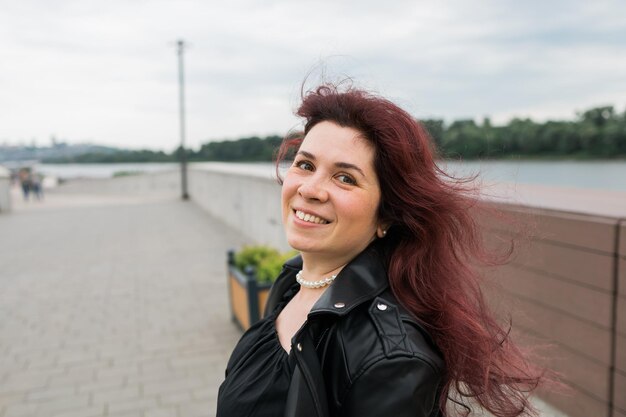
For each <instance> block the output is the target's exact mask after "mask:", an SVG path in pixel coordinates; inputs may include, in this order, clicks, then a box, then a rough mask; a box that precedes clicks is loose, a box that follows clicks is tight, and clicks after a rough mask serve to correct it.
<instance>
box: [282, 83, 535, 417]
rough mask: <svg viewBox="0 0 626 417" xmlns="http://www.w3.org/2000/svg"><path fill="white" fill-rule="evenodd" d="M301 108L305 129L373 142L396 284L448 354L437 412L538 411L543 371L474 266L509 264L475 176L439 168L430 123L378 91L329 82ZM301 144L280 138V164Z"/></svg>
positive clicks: (502, 416)
mask: <svg viewBox="0 0 626 417" xmlns="http://www.w3.org/2000/svg"><path fill="white" fill-rule="evenodd" d="M296 115H298V116H300V117H302V118H303V119H304V121H305V127H304V134H305V135H306V133H308V132H309V131H310V130H311V128H312V127H313V126H315V125H316V124H317V123H320V122H322V121H331V122H334V123H336V124H338V125H339V126H342V127H350V128H354V129H356V130H358V131H360V132H361V133H362V135H363V136H364V137H365V138H366V139H367V140H368V141H370V142H371V143H372V144H373V145H374V148H375V156H374V168H375V170H376V173H377V175H378V179H379V183H380V189H381V201H380V206H379V208H378V216H379V219H380V220H382V221H384V222H387V223H388V224H390V225H391V227H390V228H389V229H388V233H387V236H386V237H385V238H384V240H385V245H386V252H387V253H388V254H389V256H388V262H389V263H388V275H389V282H390V285H391V289H392V291H393V293H394V294H395V296H396V297H397V298H398V300H399V301H400V302H401V303H402V304H403V305H404V306H405V307H406V308H407V309H408V310H409V311H411V312H412V313H413V314H414V316H415V317H416V318H417V319H418V320H419V321H420V322H421V323H423V325H424V326H425V327H426V328H427V329H428V330H429V332H430V333H431V334H432V336H433V338H434V340H435V343H436V344H437V347H438V348H439V350H440V351H441V353H442V354H443V357H444V360H445V363H446V372H445V375H444V380H443V383H442V384H443V385H442V393H443V395H441V401H440V404H439V408H440V410H441V411H442V412H443V413H444V415H449V413H450V410H448V409H447V401H448V400H450V401H452V402H453V403H455V404H457V405H460V406H461V407H460V408H459V407H453V409H454V410H456V411H458V412H460V413H461V414H462V415H468V414H469V413H470V412H471V410H472V406H473V405H476V404H478V405H480V406H481V407H482V408H484V409H485V410H487V411H489V412H490V413H492V414H493V415H495V416H497V417H513V416H518V415H520V414H522V413H528V414H534V413H535V410H534V409H533V407H532V404H530V402H529V400H528V393H529V392H530V391H532V390H534V388H536V387H537V385H538V384H539V382H540V381H541V379H542V377H543V373H544V372H543V370H542V369H541V368H539V367H537V366H535V365H534V364H533V363H532V362H530V361H529V360H528V359H527V357H526V354H525V352H524V351H523V350H522V349H520V348H518V347H517V346H516V345H515V344H514V343H513V342H512V341H511V338H510V337H509V330H510V329H505V328H503V327H502V326H501V325H500V323H499V322H498V321H497V320H496V318H495V317H494V315H493V314H492V313H491V312H490V310H489V308H488V306H487V304H486V301H485V299H484V296H483V293H482V291H481V287H480V282H481V274H480V273H479V269H478V268H477V265H495V264H498V263H502V261H503V257H502V253H501V252H499V253H494V252H492V251H490V250H488V249H486V247H485V245H484V242H483V237H482V233H481V228H480V227H479V225H478V223H477V220H476V216H475V214H476V213H475V211H476V209H477V208H479V207H480V206H481V205H482V203H481V202H480V199H479V198H478V197H479V195H478V190H477V186H476V185H475V183H474V182H473V181H471V179H470V180H468V179H457V178H454V177H452V176H450V175H447V174H446V173H445V172H444V171H443V170H442V169H440V168H439V167H438V165H437V163H436V160H435V158H436V156H437V153H436V149H435V147H434V145H433V143H432V141H431V138H430V136H429V135H428V133H427V131H426V130H425V128H424V127H423V126H422V125H421V124H420V123H419V122H418V121H417V120H416V119H414V118H413V117H412V116H411V115H410V114H409V113H407V112H406V111H404V110H402V109H401V108H400V107H398V106H397V105H395V104H394V103H392V102H391V101H389V100H387V99H384V98H382V97H379V96H377V95H374V94H372V93H369V92H366V91H362V90H359V89H356V88H354V87H352V86H347V87H345V86H344V87H341V86H338V85H333V84H323V85H321V86H319V87H317V88H316V89H314V90H311V91H308V92H306V93H305V92H303V94H302V103H301V105H300V107H299V108H298V109H297V111H296ZM301 142H302V137H293V136H290V137H288V138H286V139H285V140H284V141H283V143H282V145H281V147H280V149H279V151H278V154H277V167H278V164H280V162H281V161H282V160H284V158H285V156H286V155H288V154H290V153H291V152H293V151H294V150H295V149H297V148H298V147H299V145H300V143H301ZM277 169H278V168H277ZM509 254H510V253H509ZM505 255H506V254H505ZM505 257H506V256H505Z"/></svg>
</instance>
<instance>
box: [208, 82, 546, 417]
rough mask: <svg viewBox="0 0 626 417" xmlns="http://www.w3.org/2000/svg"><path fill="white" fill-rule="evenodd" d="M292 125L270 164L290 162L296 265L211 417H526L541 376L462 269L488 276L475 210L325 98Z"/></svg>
mask: <svg viewBox="0 0 626 417" xmlns="http://www.w3.org/2000/svg"><path fill="white" fill-rule="evenodd" d="M297 114H298V115H299V116H300V117H302V118H304V120H305V129H304V138H303V139H299V140H286V141H285V142H284V143H283V145H282V146H281V150H280V152H279V161H280V160H281V159H282V158H284V156H285V155H286V154H287V153H289V152H290V151H296V154H295V158H294V161H293V164H292V165H291V167H290V168H289V170H288V171H287V173H286V174H285V177H284V179H283V184H282V186H283V188H282V210H283V222H284V228H285V233H286V236H287V240H288V242H289V244H290V245H291V246H292V247H293V248H295V249H297V250H299V251H300V253H301V255H300V256H298V257H296V258H294V259H292V260H290V261H289V262H287V263H286V265H285V267H284V269H283V271H282V273H281V275H280V276H279V277H278V279H277V281H276V283H275V284H274V286H273V288H272V291H271V294H270V297H269V300H268V304H267V306H266V317H265V318H264V319H263V320H261V321H260V322H259V323H257V324H256V325H254V326H253V327H252V328H251V329H249V330H248V331H247V332H246V334H244V336H243V337H242V339H241V341H240V342H239V344H238V345H237V347H236V348H235V350H234V352H233V354H232V356H231V359H230V360H229V363H228V366H227V370H226V379H225V381H224V383H223V384H222V386H221V387H220V392H219V396H218V412H217V414H218V416H220V417H244V416H294V417H295V416H298V417H301V416H317V417H322V416H342V417H350V416H354V417H356V416H359V417H362V416H440V415H457V414H461V415H464V414H467V413H468V412H469V410H470V408H469V405H464V404H463V401H462V399H463V398H467V399H469V401H465V402H467V403H471V404H474V405H478V406H481V407H482V408H484V409H486V410H487V411H489V412H491V413H492V414H494V415H495V416H507V417H508V416H517V415H520V414H522V413H524V412H532V411H533V410H532V407H531V406H530V404H529V402H528V400H527V397H526V394H527V392H528V391H530V390H532V389H534V388H535V387H536V386H537V384H538V382H539V381H540V379H541V371H540V370H538V369H536V368H534V367H533V366H532V365H531V364H529V363H528V362H527V361H526V360H525V358H524V357H523V355H522V354H521V353H520V351H519V350H518V349H517V348H516V347H515V346H514V345H513V344H512V343H511V341H510V340H509V338H508V337H507V336H508V334H507V333H506V332H504V331H503V330H502V329H501V328H500V327H499V325H498V324H497V322H496V321H495V319H494V318H493V317H492V316H491V315H490V313H489V312H488V310H487V309H486V307H485V304H484V301H483V298H482V295H481V292H480V289H479V286H478V275H477V274H476V272H474V270H473V269H472V267H471V266H470V265H471V264H475V263H476V261H482V262H483V263H485V262H487V263H488V262H489V257H488V253H487V252H486V251H484V250H483V248H482V245H481V238H480V233H479V229H478V228H477V226H476V224H475V223H474V219H473V217H472V216H471V214H470V212H469V209H470V208H471V207H473V206H475V205H476V200H475V199H474V198H472V196H471V194H469V193H468V191H469V190H468V189H467V187H466V186H465V185H464V184H463V183H462V182H458V181H457V182H455V181H453V180H452V179H451V178H444V177H443V176H442V174H443V173H442V172H441V171H440V170H439V169H438V168H437V166H436V164H435V161H434V155H433V154H434V152H433V149H432V148H431V144H430V141H429V138H428V135H427V133H426V132H425V131H424V129H423V128H422V126H421V125H420V124H419V123H418V122H416V121H415V120H414V119H413V118H412V117H411V116H410V115H409V114H408V113H406V112H405V111H403V110H402V109H400V108H399V107H397V106H396V105H395V104H393V103H391V102H389V101H388V100H385V99H383V98H380V97H377V96H374V95H371V94H369V93H367V92H364V91H360V90H356V89H353V88H347V89H344V90H343V91H342V90H340V89H339V88H337V87H335V86H332V85H323V86H321V87H318V88H317V89H316V90H314V91H311V92H309V93H308V94H306V95H305V96H304V98H303V101H302V104H301V106H300V108H299V109H298V111H297ZM449 402H451V403H452V404H460V405H461V408H459V407H450V406H448V405H447V404H448V403H449ZM455 413H456V414H455Z"/></svg>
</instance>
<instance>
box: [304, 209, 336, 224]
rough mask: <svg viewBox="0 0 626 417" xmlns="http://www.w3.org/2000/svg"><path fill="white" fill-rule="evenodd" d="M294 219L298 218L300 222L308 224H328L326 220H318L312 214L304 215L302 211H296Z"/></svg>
mask: <svg viewBox="0 0 626 417" xmlns="http://www.w3.org/2000/svg"><path fill="white" fill-rule="evenodd" d="M296 217H297V218H299V219H300V220H304V221H305V222H310V223H315V224H326V223H328V222H327V221H326V220H324V219H322V218H319V217H317V216H314V215H312V214H309V213H305V212H303V211H300V210H296Z"/></svg>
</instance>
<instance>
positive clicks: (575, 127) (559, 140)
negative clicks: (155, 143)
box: [44, 106, 626, 163]
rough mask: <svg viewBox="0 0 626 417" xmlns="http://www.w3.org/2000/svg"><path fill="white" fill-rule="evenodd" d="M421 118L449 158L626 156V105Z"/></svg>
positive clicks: (196, 156)
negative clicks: (571, 114) (554, 113)
mask: <svg viewBox="0 0 626 417" xmlns="http://www.w3.org/2000/svg"><path fill="white" fill-rule="evenodd" d="M422 123H423V125H424V126H425V128H426V129H427V130H428V132H429V134H430V136H431V137H432V139H433V143H434V145H435V146H436V148H437V149H438V150H439V154H440V155H441V156H442V157H446V158H463V159H475V158H481V159H503V158H512V157H525V158H570V159H594V158H595V159H597V158H603V159H604V158H626V110H625V111H624V112H623V113H618V112H616V111H615V109H614V107H613V106H604V107H596V108H592V109H590V110H587V111H585V112H582V113H579V114H578V115H577V117H576V119H575V120H571V121H547V122H544V123H537V122H534V121H532V120H531V119H513V120H511V121H510V122H509V123H508V124H506V125H503V126H494V125H492V124H491V121H490V120H489V119H488V118H485V119H484V120H483V121H482V123H476V122H475V121H474V120H471V119H469V120H457V121H454V122H452V123H451V124H450V125H446V123H445V122H444V121H443V120H440V119H428V120H422ZM281 141H282V137H280V136H276V135H273V136H267V137H264V138H261V137H258V136H252V137H245V138H241V139H238V140H232V141H219V142H207V143H205V144H203V145H202V146H201V147H200V149H198V150H197V151H195V150H192V149H187V150H186V151H185V152H186V155H187V159H188V161H190V162H195V161H224V162H268V161H271V160H272V158H273V156H274V153H275V151H276V149H277V148H278V146H279V145H280V143H281ZM180 156H181V151H180V148H179V149H177V150H175V151H173V152H171V153H165V152H162V151H151V150H140V151H130V150H120V151H119V152H114V153H106V154H105V153H97V152H95V153H94V152H92V153H86V154H82V155H76V156H70V157H64V158H54V159H52V158H51V159H47V160H44V162H50V163H64V162H71V163H94V162H111V163H113V162H118V163H119V162H174V161H177V160H179V158H180Z"/></svg>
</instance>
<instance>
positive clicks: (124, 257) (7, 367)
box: [0, 194, 244, 417]
mask: <svg viewBox="0 0 626 417" xmlns="http://www.w3.org/2000/svg"><path fill="white" fill-rule="evenodd" d="M16 197H18V198H17V199H14V202H15V204H14V212H13V213H11V214H2V215H0V417H16V416H35V417H37V416H45V417H54V416H64V417H70V416H80V417H91V416H112V417H113V416H115V417H127V416H128V417H130V416H141V417H157V416H159V417H160V416H176V417H187V416H189V417H192V416H214V415H215V401H216V394H217V388H218V386H219V383H220V382H221V379H222V378H223V371H224V367H225V363H226V360H227V358H228V355H229V354H230V351H231V349H232V347H233V346H234V344H235V342H236V341H237V339H238V338H239V336H240V332H239V331H238V330H237V329H236V328H235V326H234V325H233V324H232V323H231V321H230V315H229V312H228V302H227V299H226V294H227V288H226V278H225V251H226V250H227V248H229V247H237V246H239V245H240V244H241V243H242V242H243V241H244V239H243V237H242V236H240V235H238V234H237V233H235V232H233V231H232V230H230V229H228V228H226V227H225V226H224V225H223V224H221V223H219V222H218V221H216V220H214V219H212V218H211V217H210V216H208V215H207V214H206V213H204V212H202V211H201V210H200V209H199V208H197V207H196V206H195V205H194V204H193V203H185V202H181V201H179V200H176V199H173V198H163V197H159V198H151V199H145V198H144V199H139V198H132V197H111V196H77V195H74V196H72V195H65V196H64V195H59V194H49V195H47V196H46V201H45V202H43V203H39V202H30V203H28V204H25V203H23V202H21V201H20V199H19V195H18V196H16Z"/></svg>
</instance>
